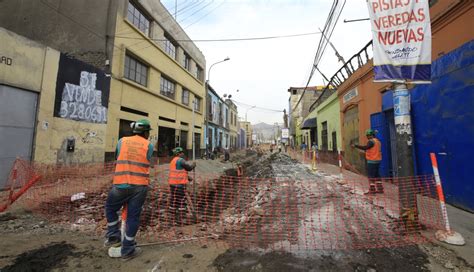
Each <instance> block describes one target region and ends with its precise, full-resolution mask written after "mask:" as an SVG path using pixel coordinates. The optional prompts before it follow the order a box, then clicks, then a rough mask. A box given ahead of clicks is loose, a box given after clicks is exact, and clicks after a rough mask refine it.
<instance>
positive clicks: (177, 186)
mask: <svg viewBox="0 0 474 272" xmlns="http://www.w3.org/2000/svg"><path fill="white" fill-rule="evenodd" d="M173 154H174V158H173V160H172V161H171V163H170V169H169V170H170V171H169V177H168V184H169V186H170V205H169V210H170V213H172V214H174V215H175V217H176V218H175V219H176V223H180V222H181V221H182V218H183V216H184V215H185V214H186V208H187V205H186V184H188V182H189V177H188V171H192V170H193V169H194V168H195V167H196V162H193V163H192V164H189V163H187V162H186V160H185V159H184V150H183V148H182V147H176V148H175V149H174V150H173Z"/></svg>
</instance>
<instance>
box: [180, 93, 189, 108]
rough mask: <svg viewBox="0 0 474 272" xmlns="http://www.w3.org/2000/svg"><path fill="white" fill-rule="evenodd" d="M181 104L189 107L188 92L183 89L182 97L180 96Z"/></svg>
mask: <svg viewBox="0 0 474 272" xmlns="http://www.w3.org/2000/svg"><path fill="white" fill-rule="evenodd" d="M181 102H182V103H183V104H184V105H189V91H188V90H186V89H183V95H182V96H181Z"/></svg>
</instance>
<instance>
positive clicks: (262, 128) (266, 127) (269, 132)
mask: <svg viewBox="0 0 474 272" xmlns="http://www.w3.org/2000/svg"><path fill="white" fill-rule="evenodd" d="M278 125H279V126H280V128H281V127H282V125H283V124H278ZM252 129H253V131H254V133H256V134H257V135H259V137H262V138H263V139H264V140H273V139H274V137H275V132H276V130H277V129H278V128H277V126H276V125H270V124H267V123H263V122H262V123H258V124H255V125H252Z"/></svg>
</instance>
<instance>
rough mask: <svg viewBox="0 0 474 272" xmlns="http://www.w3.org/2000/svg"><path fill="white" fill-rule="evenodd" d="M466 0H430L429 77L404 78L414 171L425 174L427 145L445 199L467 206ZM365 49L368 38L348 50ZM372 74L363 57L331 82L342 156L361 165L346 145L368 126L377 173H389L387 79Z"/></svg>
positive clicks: (470, 204)
mask: <svg viewBox="0 0 474 272" xmlns="http://www.w3.org/2000/svg"><path fill="white" fill-rule="evenodd" d="M473 7H474V3H472V1H454V0H453V1H451V0H447V1H433V2H431V7H430V16H431V28H432V36H433V40H432V60H433V64H432V68H431V70H432V83H431V84H428V85H416V86H413V85H408V88H409V89H410V94H411V101H410V103H411V119H412V133H413V134H412V142H411V145H412V146H413V149H412V150H413V151H412V156H413V160H414V165H413V169H414V174H415V175H431V174H432V167H431V162H430V158H429V153H431V152H434V153H436V154H437V156H438V164H439V166H438V167H439V169H440V175H441V179H442V180H443V189H444V192H445V196H446V201H447V202H448V203H451V204H453V205H456V206H459V207H462V208H464V209H466V210H469V211H474V201H473V199H472V194H473V193H474V192H473V190H472V186H470V185H469V184H470V180H471V178H470V173H468V171H467V169H468V168H467V167H466V162H468V161H469V158H468V156H469V152H466V150H471V149H473V148H474V146H473V143H474V142H473V141H472V139H473V138H474V131H472V129H470V128H472V125H471V123H472V119H473V118H474V110H473V107H472V103H470V101H473V99H474V98H473V97H472V96H473V94H474V92H473V90H472V83H471V81H472V76H473V75H472V71H473V69H472V64H473V63H474V60H473V59H472V52H473V37H474V36H473V35H472V31H469V26H471V25H472V24H473V23H474V20H473V18H474V11H473V10H474V9H473ZM367 49H370V44H368V45H367V46H366V47H365V48H364V49H363V50H361V51H360V52H359V53H358V54H356V59H357V55H360V56H362V55H365V51H366V50H367ZM367 51H368V52H370V51H371V50H367ZM354 67H356V66H354ZM341 69H342V68H341ZM373 77H374V74H373V67H372V62H371V60H367V61H366V62H365V64H364V65H362V66H361V67H359V68H358V69H357V70H356V71H354V72H353V73H352V74H351V75H350V77H349V78H347V79H346V80H345V81H344V82H343V83H342V84H340V85H339V86H338V89H337V93H338V97H339V105H340V109H341V110H340V112H341V113H340V126H341V128H342V130H341V132H342V136H343V139H342V145H343V149H344V150H345V154H344V156H345V159H346V160H347V161H348V162H349V163H351V164H352V165H354V166H355V167H356V168H357V169H358V170H359V171H361V172H365V161H364V158H363V156H362V155H361V154H360V153H359V152H357V151H356V150H354V149H351V148H350V147H349V146H350V144H351V143H361V144H365V142H366V140H365V135H364V132H365V130H366V129H369V128H372V129H376V130H377V131H378V134H377V137H378V138H379V139H380V141H381V143H382V163H381V166H380V170H381V174H382V175H383V176H385V177H397V176H399V165H398V163H397V161H399V160H400V159H403V158H401V157H400V154H398V152H397V151H398V150H397V148H396V135H397V133H396V128H395V124H394V109H393V94H392V86H391V85H390V84H384V83H374V82H373ZM453 169H455V170H453Z"/></svg>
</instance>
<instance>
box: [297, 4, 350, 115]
mask: <svg viewBox="0 0 474 272" xmlns="http://www.w3.org/2000/svg"><path fill="white" fill-rule="evenodd" d="M338 4H339V0H333V4H332V6H331V9H330V11H329V14H328V18H327V20H326V23H325V25H324V28H323V31H322V34H323V35H321V38H320V40H319V44H318V48H317V50H316V55H315V57H314V62H313V65H312V69H311V73H310V75H309V78H308V81H307V82H306V86H305V87H304V89H303V93H302V94H301V96H300V98H299V99H298V102H296V105H295V106H294V107H293V108H292V109H291V112H290V114H291V113H293V112H294V111H295V110H296V108H297V107H298V105H299V104H300V103H301V100H302V99H303V97H304V95H305V93H306V90H307V88H308V86H309V83H310V82H311V79H312V77H313V75H314V72H315V70H316V69H317V67H318V64H319V62H320V61H321V58H322V56H323V55H324V51H325V50H326V47H327V45H328V42H329V40H330V38H331V36H332V34H333V32H334V28H335V27H336V24H337V21H338V20H339V17H340V16H341V13H342V10H343V9H344V6H345V4H346V0H344V2H343V4H342V5H341V7H340V9H339V11H336V10H337V8H338ZM336 13H337V15H336V16H334V15H335V14H336ZM334 18H336V19H335V20H334ZM327 32H329V34H328V35H326V34H325V33H327ZM324 36H325V37H324Z"/></svg>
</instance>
